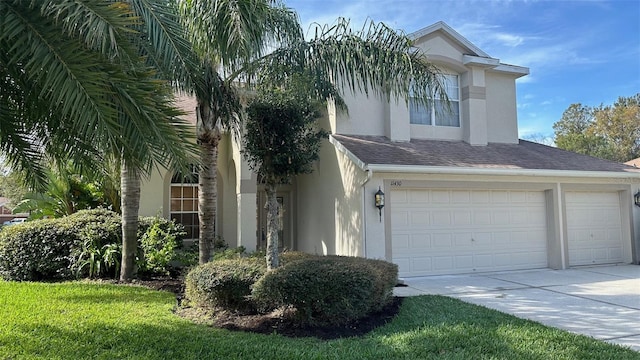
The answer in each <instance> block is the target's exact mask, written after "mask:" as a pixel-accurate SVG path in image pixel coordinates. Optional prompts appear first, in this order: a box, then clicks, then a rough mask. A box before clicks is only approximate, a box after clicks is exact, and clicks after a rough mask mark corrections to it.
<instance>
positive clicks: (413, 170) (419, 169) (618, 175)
mask: <svg viewBox="0 0 640 360" xmlns="http://www.w3.org/2000/svg"><path fill="white" fill-rule="evenodd" d="M358 160H359V159H358ZM366 169H367V170H369V171H372V172H386V173H408V174H448V175H504V176H533V177H571V178H600V179H603V178H609V179H611V178H614V179H640V172H614V171H578V170H548V169H521V168H514V169H505V168H501V169H495V168H494V169H487V168H472V167H448V166H416V165H391V164H367V165H366Z"/></svg>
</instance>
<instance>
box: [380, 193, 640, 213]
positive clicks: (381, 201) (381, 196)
mask: <svg viewBox="0 0 640 360" xmlns="http://www.w3.org/2000/svg"><path fill="white" fill-rule="evenodd" d="M638 193H639V194H640V192H638ZM376 207H377V208H378V214H379V215H380V222H382V208H383V207H384V193H383V192H382V189H381V188H380V187H379V186H378V192H376Z"/></svg>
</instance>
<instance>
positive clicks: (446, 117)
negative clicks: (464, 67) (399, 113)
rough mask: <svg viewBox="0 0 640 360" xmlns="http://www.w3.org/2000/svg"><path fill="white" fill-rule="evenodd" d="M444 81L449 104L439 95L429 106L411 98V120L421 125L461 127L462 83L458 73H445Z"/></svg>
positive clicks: (412, 122)
mask: <svg viewBox="0 0 640 360" xmlns="http://www.w3.org/2000/svg"><path fill="white" fill-rule="evenodd" d="M443 83H444V86H445V90H446V92H447V96H448V97H449V105H448V106H447V104H446V102H445V101H444V100H441V99H439V98H437V97H435V98H434V99H433V103H432V104H429V106H424V105H420V104H418V103H417V102H415V101H414V99H413V98H410V99H409V122H410V123H411V124H419V125H436V126H452V127H460V84H459V78H458V75H450V74H445V75H444V76H443Z"/></svg>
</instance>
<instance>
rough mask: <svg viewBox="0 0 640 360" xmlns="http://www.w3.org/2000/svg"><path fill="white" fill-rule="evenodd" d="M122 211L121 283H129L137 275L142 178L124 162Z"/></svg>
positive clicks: (121, 178)
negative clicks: (136, 263) (136, 261)
mask: <svg viewBox="0 0 640 360" xmlns="http://www.w3.org/2000/svg"><path fill="white" fill-rule="evenodd" d="M120 175H121V176H120V191H121V210H122V261H121V262H120V281H123V282H129V281H131V278H132V277H133V275H134V273H135V260H136V252H137V250H138V239H137V236H138V209H139V208H140V177H138V174H137V173H136V172H135V171H134V170H133V169H129V168H128V166H127V164H126V163H125V162H124V161H123V162H122V168H121V170H120Z"/></svg>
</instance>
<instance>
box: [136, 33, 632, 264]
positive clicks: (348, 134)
mask: <svg viewBox="0 0 640 360" xmlns="http://www.w3.org/2000/svg"><path fill="white" fill-rule="evenodd" d="M411 36H412V37H413V38H414V39H415V41H416V46H419V47H421V48H423V49H424V50H425V51H426V52H427V54H429V59H430V60H431V61H432V62H434V63H435V64H437V65H438V66H439V67H440V68H441V70H442V71H443V73H444V74H445V80H446V82H447V91H448V95H449V98H450V100H451V108H452V111H436V110H434V109H431V108H425V107H418V106H414V105H413V104H412V103H411V102H409V104H408V105H407V104H406V103H405V102H404V101H400V102H397V103H396V102H393V101H392V102H391V103H389V102H386V101H382V100H380V99H378V98H373V97H370V98H367V97H366V96H364V95H359V96H347V98H346V101H347V104H348V106H349V113H348V115H347V114H346V113H343V112H339V111H337V110H336V109H335V107H333V106H331V104H330V105H329V107H328V112H327V115H326V117H325V118H323V119H322V125H323V126H324V127H325V128H326V129H328V130H329V131H330V133H331V136H330V138H329V139H328V140H327V141H326V143H325V144H324V145H323V147H322V149H321V154H320V160H319V161H317V163H316V164H315V171H314V172H313V173H312V174H308V175H303V176H299V177H297V178H296V179H295V180H294V181H293V182H292V183H291V184H288V185H285V186H282V187H281V188H280V189H279V192H278V195H277V196H278V201H279V202H280V204H281V209H280V213H279V216H280V239H281V247H285V248H289V249H295V250H300V251H305V252H309V253H316V254H339V255H352V256H365V257H369V258H382V259H387V260H389V261H392V262H394V263H396V264H398V265H399V269H400V275H401V276H424V275H434V274H457V273H473V272H486V271H497V270H516V269H534V268H547V267H549V268H553V269H566V268H568V267H571V266H580V265H593V264H613V263H637V262H638V259H639V255H638V254H639V251H640V207H638V206H634V205H633V194H634V193H636V192H637V191H639V190H640V169H635V168H633V167H630V166H626V165H623V164H618V163H613V162H609V161H605V160H600V159H596V158H592V157H588V156H584V155H579V154H575V153H571V152H567V151H563V150H559V149H556V148H552V147H548V146H544V145H540V144H535V143H532V142H528V141H524V140H519V139H518V124H517V115H516V79H517V78H520V77H522V76H525V75H527V74H528V72H529V70H528V69H527V68H524V67H520V66H514V65H507V64H503V63H501V62H500V60H499V59H497V58H494V57H491V56H489V55H488V54H487V53H485V52H483V51H482V50H481V49H479V48H477V47H476V46H475V45H473V44H472V43H470V42H469V41H468V40H467V39H465V38H464V37H463V36H462V35H460V34H458V33H457V32H456V31H455V30H453V29H452V28H451V27H449V26H448V25H447V24H445V23H443V22H438V23H436V24H433V25H431V26H428V27H426V28H424V29H422V30H420V31H417V32H415V33H413V34H411ZM183 101H185V108H187V109H193V108H194V107H195V105H194V104H188V101H189V100H188V99H183ZM438 106H439V103H438V101H437V99H436V101H435V104H434V107H438ZM218 161H219V170H218V171H219V172H218V199H219V200H218V214H217V224H218V225H217V233H218V234H220V235H221V236H222V237H223V238H224V239H225V240H226V241H227V242H228V243H229V244H230V245H231V246H234V245H235V246H240V245H242V246H245V247H246V248H247V249H249V250H253V249H256V248H264V246H265V237H266V236H265V227H266V221H265V217H266V215H265V210H264V203H265V194H264V191H263V190H262V188H261V185H260V184H258V183H257V181H256V176H255V174H254V173H252V172H251V170H250V169H249V167H248V166H247V163H246V162H245V161H244V159H243V157H242V156H241V153H240V148H239V144H238V143H236V142H234V141H232V140H231V138H229V137H226V138H224V139H223V141H222V142H221V144H220V151H219V158H218ZM378 191H380V192H382V193H384V197H385V202H384V206H383V207H381V208H380V209H379V208H378V207H376V203H375V198H374V197H375V194H376V193H377V192H378ZM140 211H141V213H143V214H148V215H153V214H156V213H158V211H162V213H163V214H164V216H166V217H171V218H175V219H177V220H179V221H181V222H182V223H184V224H185V225H186V226H187V227H188V229H189V232H190V234H192V235H194V236H197V226H196V225H197V185H196V184H191V183H184V182H182V178H181V177H180V176H174V174H171V173H166V174H158V175H155V176H154V177H153V178H151V179H150V180H149V182H148V183H147V184H145V185H144V186H143V189H142V203H141V208H140Z"/></svg>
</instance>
